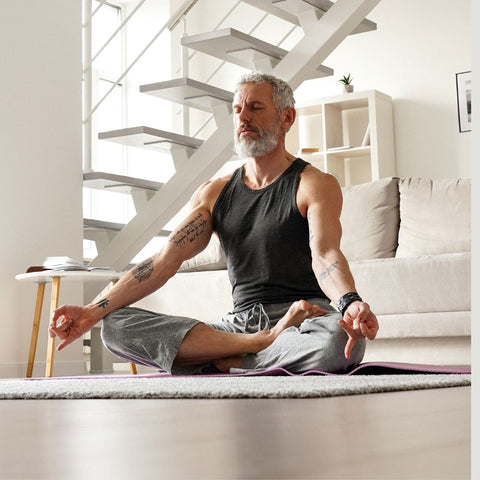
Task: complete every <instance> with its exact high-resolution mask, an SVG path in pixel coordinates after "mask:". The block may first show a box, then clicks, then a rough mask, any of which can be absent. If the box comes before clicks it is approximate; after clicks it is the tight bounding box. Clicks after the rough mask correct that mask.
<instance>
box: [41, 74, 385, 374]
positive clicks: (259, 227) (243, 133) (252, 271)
mask: <svg viewBox="0 0 480 480" xmlns="http://www.w3.org/2000/svg"><path fill="white" fill-rule="evenodd" d="M294 103H295V101H294V98H293V92H292V90H291V88H290V87H289V85H288V84H287V83H286V82H284V81H282V80H279V79H277V78H275V77H273V76H271V75H266V74H261V73H252V74H248V75H246V76H244V77H243V78H242V79H241V81H240V82H239V85H238V88H237V91H236V93H235V97H234V104H233V117H234V127H235V133H234V140H235V149H236V152H237V153H238V155H239V156H240V157H241V158H245V159H246V163H245V164H244V166H243V167H241V168H239V169H237V170H236V171H235V172H234V173H233V174H229V175H227V176H225V177H223V178H219V179H216V180H212V181H209V182H206V183H205V184H204V185H202V186H201V187H200V188H199V190H198V191H197V192H196V194H195V195H194V197H193V199H192V204H191V212H190V214H189V215H188V216H187V218H186V219H185V221H184V222H183V223H182V224H181V225H180V226H179V228H178V229H176V230H174V232H173V233H172V234H171V235H170V237H169V241H168V243H167V245H166V246H165V247H164V248H163V249H162V250H161V251H160V252H158V253H157V254H156V255H154V256H153V257H152V258H149V259H147V260H145V261H144V262H142V263H141V264H139V265H138V266H136V267H135V268H133V269H132V270H131V271H129V272H128V273H127V274H126V275H125V276H124V277H123V278H122V279H121V280H120V281H119V282H118V283H117V284H116V286H115V287H114V288H113V289H112V290H111V291H110V292H109V293H108V294H107V295H106V296H105V298H103V299H102V300H100V301H99V302H97V303H95V304H90V305H87V306H85V307H80V306H62V307H60V308H59V309H57V310H56V311H55V312H54V315H53V318H52V320H51V324H50V334H51V335H52V336H58V337H59V338H60V340H61V343H60V345H59V347H58V349H59V350H61V349H62V348H64V347H65V346H66V345H68V344H69V343H71V342H72V341H74V340H75V339H76V338H79V337H80V336H82V335H83V334H84V333H85V332H87V331H88V330H90V329H91V328H92V327H93V326H94V325H95V324H96V323H97V322H99V321H100V320H101V319H103V326H102V339H103V341H104V343H105V345H106V346H107V348H108V349H110V350H111V351H112V352H113V353H115V354H117V355H118V356H120V357H122V358H125V359H127V360H129V361H131V362H135V363H139V364H144V365H149V366H152V367H154V368H160V369H162V370H165V371H167V372H172V373H200V372H211V371H215V372H218V371H220V372H229V371H251V370H264V369H268V368H273V367H283V368H286V369H288V370H290V371H292V372H301V371H305V370H308V369H313V368H316V369H320V370H324V371H330V372H339V371H345V370H347V369H349V368H352V367H353V366H355V365H356V364H358V363H359V362H360V361H361V360H362V358H363V354H364V351H365V338H369V339H371V340H373V339H374V338H375V336H376V333H377V330H378V323H377V319H376V317H375V315H374V314H373V312H372V311H371V310H370V307H369V305H368V304H367V303H365V302H363V301H362V299H361V298H360V296H359V295H358V293H357V292H356V290H355V284H354V280H353V277H352V274H351V272H350V268H349V266H348V263H347V260H346V259H345V257H344V255H343V254H342V252H341V251H340V238H341V225H340V212H341V208H342V195H341V189H340V187H339V185H338V182H337V181H336V179H335V178H334V177H332V176H331V175H329V174H326V173H323V172H321V171H319V170H318V169H316V168H314V167H313V166H311V165H310V164H308V163H307V162H304V161H303V160H301V159H296V158H295V157H294V156H293V155H291V154H290V153H288V152H287V151H286V150H285V135H286V133H287V132H288V130H289V129H290V127H291V125H292V124H293V123H294V121H295V116H296V111H295V108H294ZM214 232H215V234H217V235H218V236H219V238H220V241H221V244H222V246H223V248H224V250H225V254H226V258H227V265H228V270H229V277H230V281H231V283H232V287H233V300H234V310H233V312H231V313H229V314H228V315H226V316H225V317H224V318H223V319H221V321H219V322H214V323H211V324H206V323H202V322H200V321H198V320H195V319H193V318H185V317H175V316H167V315H163V314H157V313H153V312H148V311H145V310H141V309H137V308H130V307H127V308H125V307H126V306H128V305H131V304H132V303H135V302H136V301H138V300H140V299H141V298H143V297H145V296H146V295H149V294H150V293H152V292H154V291H155V290H157V289H158V288H160V287H161V286H162V285H164V284H165V282H166V281H167V280H168V279H169V278H171V277H172V276H173V275H174V274H175V273H176V272H177V270H178V269H179V267H180V265H181V264H182V262H183V261H185V260H186V259H189V258H192V257H193V256H195V255H197V254H198V253H199V252H201V251H202V250H203V249H204V248H205V247H206V246H207V245H208V243H209V240H210V238H211V235H212V233H214ZM331 302H333V303H334V304H335V305H337V306H338V308H339V310H340V313H339V312H338V311H337V310H336V309H334V308H333V307H331V306H330V303H331ZM57 321H59V324H58V325H57Z"/></svg>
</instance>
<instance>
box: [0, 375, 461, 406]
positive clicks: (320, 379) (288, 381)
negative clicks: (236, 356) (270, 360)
mask: <svg viewBox="0 0 480 480" xmlns="http://www.w3.org/2000/svg"><path fill="white" fill-rule="evenodd" d="M467 385H470V375H469V374H399V375H355V376H345V375H338V376H320V375H309V376H193V377H171V376H162V375H137V376H132V375H129V376H110V377H108V376H107V377H105V376H102V377H71V378H61V377H59V378H50V379H1V380H0V399H3V400H6V399H87V398H91V399H93V398H96V399H110V398H112V399H113V398H114V399H141V398H151V399H152V398H153V399H161V398H164V399H165V398H320V397H334V396H340V395H358V394H364V393H379V392H393V391H400V390H419V389H428V388H443V387H458V386H467Z"/></svg>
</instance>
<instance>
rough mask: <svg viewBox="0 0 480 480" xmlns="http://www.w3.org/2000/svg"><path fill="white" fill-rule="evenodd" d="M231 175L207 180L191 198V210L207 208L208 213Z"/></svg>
mask: <svg viewBox="0 0 480 480" xmlns="http://www.w3.org/2000/svg"><path fill="white" fill-rule="evenodd" d="M231 176H232V173H229V174H228V175H225V176H223V177H220V178H215V179H213V180H208V181H207V182H205V183H203V184H202V185H200V187H199V188H198V189H197V191H196V192H195V193H194V195H193V197H192V202H191V203H192V208H201V207H204V208H207V209H208V210H209V211H210V212H211V211H212V210H213V206H214V205H215V202H216V201H217V198H218V196H219V195H220V193H221V191H222V190H223V188H224V187H225V185H226V184H227V182H228V181H229V180H230V178H231Z"/></svg>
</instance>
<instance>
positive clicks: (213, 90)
mask: <svg viewBox="0 0 480 480" xmlns="http://www.w3.org/2000/svg"><path fill="white" fill-rule="evenodd" d="M140 92H141V93H148V94H150V95H154V96H156V97H160V98H164V99H166V100H170V101H171V102H175V103H180V104H182V105H186V106H188V107H193V108H197V109H199V110H204V111H207V112H210V111H211V110H212V108H211V105H212V101H223V102H226V103H228V104H231V103H232V101H233V93H232V92H229V91H227V90H223V89H221V88H217V87H214V86H212V85H208V84H206V83H202V82H198V81H197V80H192V79H191V78H175V79H173V80H168V81H166V82H157V83H150V84H147V85H141V86H140Z"/></svg>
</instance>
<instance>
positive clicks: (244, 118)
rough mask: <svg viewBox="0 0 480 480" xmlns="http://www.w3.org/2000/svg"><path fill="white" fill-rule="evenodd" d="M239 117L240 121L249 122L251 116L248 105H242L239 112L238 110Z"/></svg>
mask: <svg viewBox="0 0 480 480" xmlns="http://www.w3.org/2000/svg"><path fill="white" fill-rule="evenodd" d="M238 119H239V120H240V123H248V121H249V116H248V110H247V108H246V107H242V108H241V109H240V110H239V112H238Z"/></svg>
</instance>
